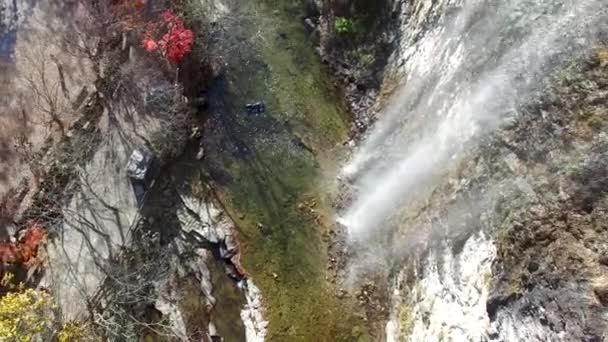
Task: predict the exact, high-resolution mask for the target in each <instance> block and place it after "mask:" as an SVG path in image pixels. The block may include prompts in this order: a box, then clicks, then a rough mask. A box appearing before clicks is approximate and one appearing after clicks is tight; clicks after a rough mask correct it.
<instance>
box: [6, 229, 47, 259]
mask: <svg viewBox="0 0 608 342" xmlns="http://www.w3.org/2000/svg"><path fill="white" fill-rule="evenodd" d="M45 239H46V229H44V227H43V226H42V225H41V224H39V223H31V224H29V225H28V227H27V228H25V232H24V233H23V235H22V237H21V239H20V240H19V241H18V242H16V243H14V242H0V264H2V265H6V264H20V265H24V266H26V267H27V268H29V267H30V266H31V265H34V264H35V263H36V262H37V257H38V248H39V247H40V245H41V244H42V242H43V241H44V240H45Z"/></svg>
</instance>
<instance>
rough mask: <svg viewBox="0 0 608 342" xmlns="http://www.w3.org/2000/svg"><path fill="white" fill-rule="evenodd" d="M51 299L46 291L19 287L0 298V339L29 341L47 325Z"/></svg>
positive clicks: (20, 341)
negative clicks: (17, 289)
mask: <svg viewBox="0 0 608 342" xmlns="http://www.w3.org/2000/svg"><path fill="white" fill-rule="evenodd" d="M52 303H53V301H52V298H51V295H49V294H48V293H46V292H44V291H41V290H35V289H25V290H23V289H20V290H19V291H17V292H9V293H7V294H6V295H5V296H4V297H2V298H0V340H2V341H19V342H29V341H31V340H32V338H33V337H34V335H36V334H38V333H41V332H43V331H44V330H45V329H47V328H48V327H49V321H48V319H47V318H46V317H48V313H49V311H50V310H51V309H52V306H53V304H52Z"/></svg>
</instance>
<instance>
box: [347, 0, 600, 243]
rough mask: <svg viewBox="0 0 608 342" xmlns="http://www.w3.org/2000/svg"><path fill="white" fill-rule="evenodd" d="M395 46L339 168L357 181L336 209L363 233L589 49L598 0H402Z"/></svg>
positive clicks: (356, 234) (352, 231)
mask: <svg viewBox="0 0 608 342" xmlns="http://www.w3.org/2000/svg"><path fill="white" fill-rule="evenodd" d="M405 7H406V12H407V13H406V14H405V15H406V16H407V19H406V21H407V22H406V23H404V25H403V39H402V42H401V46H402V49H401V51H400V52H399V53H398V54H397V55H396V56H394V58H395V59H398V60H399V61H400V63H401V64H402V67H401V68H400V72H402V73H403V74H404V75H407V77H406V79H405V81H404V82H403V85H402V86H401V87H400V88H399V89H398V90H397V91H396V92H395V94H394V96H393V98H392V99H391V100H390V101H389V103H388V104H387V106H386V108H385V109H384V111H383V112H382V113H381V114H380V115H379V120H378V123H377V125H376V126H375V127H374V128H373V130H372V131H371V132H370V134H369V136H368V137H367V138H366V139H365V140H364V142H363V143H362V145H361V146H360V147H359V149H358V150H357V151H356V153H355V154H354V156H353V158H352V160H351V161H350V163H349V164H348V165H346V166H345V167H344V169H343V175H342V176H344V177H345V178H348V179H350V180H351V182H352V183H353V185H354V187H355V188H356V189H357V194H358V195H357V196H356V198H355V200H354V202H353V203H352V205H351V206H350V207H349V208H348V209H347V210H346V212H345V213H344V215H343V216H342V217H341V222H342V223H343V224H345V225H346V226H347V227H348V231H349V235H350V238H351V239H353V240H365V239H367V238H368V237H370V236H373V234H378V233H379V234H381V233H382V229H386V224H385V222H386V220H387V219H388V218H389V217H391V215H393V214H394V213H395V212H396V211H397V210H398V209H399V208H401V207H402V206H403V205H404V204H405V203H407V201H408V200H409V199H411V198H410V196H411V194H414V193H419V192H420V191H424V190H425V189H431V188H432V186H433V184H434V183H435V182H436V181H437V179H439V178H440V177H441V176H442V175H443V173H444V172H445V171H446V169H448V168H449V165H450V164H451V162H454V161H457V160H458V159H459V158H461V157H462V155H463V154H464V153H465V152H466V151H467V150H468V149H469V148H470V147H471V146H474V144H475V143H476V142H477V141H478V140H479V138H481V137H483V136H484V135H486V134H488V133H490V132H492V131H494V130H495V129H496V128H498V127H499V126H500V125H501V123H503V122H504V121H505V120H508V119H513V118H515V117H516V116H517V107H518V106H519V105H520V104H521V103H522V100H523V99H525V98H526V96H527V95H528V94H530V93H531V92H533V91H535V90H536V88H537V87H538V86H539V84H538V83H539V79H540V78H541V77H543V76H544V75H546V74H548V73H550V72H551V71H553V70H554V68H555V67H556V66H558V65H560V64H561V63H563V62H564V61H566V60H568V59H569V58H571V57H572V56H573V55H574V54H576V53H580V52H582V51H583V50H585V49H588V48H591V47H592V46H593V42H592V41H591V37H593V36H594V31H595V29H596V28H597V27H598V26H597V25H598V22H599V20H600V19H601V18H602V17H603V16H605V12H606V9H605V7H606V6H605V0H561V1H560V0H537V1H530V0H509V1H484V0H472V1H450V0H444V1H427V0H417V1H410V2H408V4H407V5H405Z"/></svg>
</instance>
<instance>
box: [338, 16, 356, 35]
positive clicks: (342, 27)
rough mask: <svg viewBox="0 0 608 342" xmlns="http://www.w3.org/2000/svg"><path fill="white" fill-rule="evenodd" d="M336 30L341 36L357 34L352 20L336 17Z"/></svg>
mask: <svg viewBox="0 0 608 342" xmlns="http://www.w3.org/2000/svg"><path fill="white" fill-rule="evenodd" d="M334 29H335V30H336V32H338V33H340V34H347V33H353V32H355V24H354V22H353V21H352V19H349V18H344V17H336V20H335V22H334Z"/></svg>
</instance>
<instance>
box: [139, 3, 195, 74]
mask: <svg viewBox="0 0 608 342" xmlns="http://www.w3.org/2000/svg"><path fill="white" fill-rule="evenodd" d="M158 31H164V32H165V33H164V34H163V36H162V38H161V39H160V40H158V41H156V40H155V39H154V37H155V36H156V34H155V33H157V32H158ZM193 43H194V33H193V32H192V31H191V30H189V29H187V28H186V26H185V25H184V21H183V20H182V19H181V18H180V17H178V16H176V15H175V14H173V12H171V11H170V10H168V11H165V12H164V13H163V15H162V21H161V22H160V23H152V24H150V25H148V29H147V30H146V32H145V33H144V39H143V40H142V46H143V48H144V49H146V50H147V51H148V52H154V51H157V50H160V52H161V54H162V55H163V56H165V57H166V58H167V60H169V62H171V63H173V64H179V63H181V62H182V60H183V59H184V57H186V55H188V53H190V51H192V44H193Z"/></svg>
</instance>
